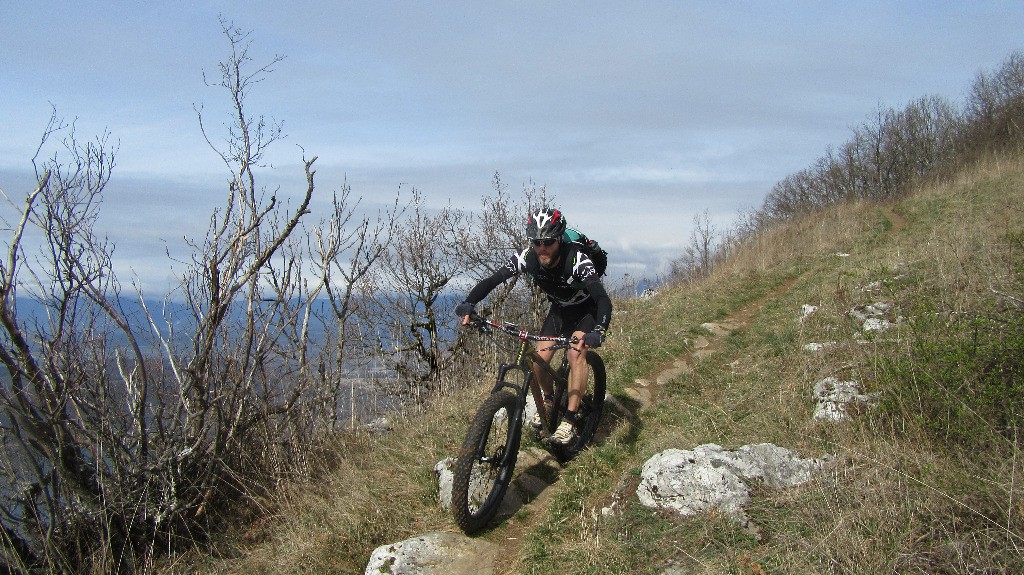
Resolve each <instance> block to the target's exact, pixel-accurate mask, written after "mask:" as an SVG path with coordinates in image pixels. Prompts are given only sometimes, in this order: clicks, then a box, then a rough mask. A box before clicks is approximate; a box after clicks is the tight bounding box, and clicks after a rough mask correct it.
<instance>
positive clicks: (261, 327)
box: [0, 25, 315, 572]
mask: <svg viewBox="0 0 1024 575" xmlns="http://www.w3.org/2000/svg"><path fill="white" fill-rule="evenodd" d="M224 32H225V34H226V36H227V38H228V40H229V42H230V45H231V56H230V58H229V59H228V60H227V61H226V62H224V63H223V64H222V65H221V68H220V72H221V77H220V80H219V81H218V82H217V83H216V85H217V86H219V87H221V88H223V89H225V90H226V91H227V94H228V95H229V97H230V100H231V102H232V105H233V107H234V116H233V120H232V123H231V124H230V126H229V127H228V136H227V138H226V139H225V140H224V142H225V143H224V144H223V145H222V147H218V146H216V145H214V144H213V142H212V140H211V139H209V138H208V141H210V142H211V146H213V147H214V149H215V150H217V151H218V153H219V154H220V157H221V158H222V160H223V161H224V163H225V165H226V166H227V167H228V168H229V169H230V171H231V174H232V177H231V180H230V182H229V185H228V194H227V198H226V201H225V204H224V206H223V207H222V208H220V209H218V210H216V211H215V212H214V213H213V214H212V216H211V218H210V222H209V228H208V231H207V234H206V237H205V239H204V240H202V241H193V242H191V244H190V245H191V246H192V247H193V249H194V253H193V255H192V257H191V259H190V260H189V261H188V264H187V266H186V270H185V272H184V274H183V275H182V283H181V287H180V291H179V292H178V293H180V294H181V295H183V296H184V299H185V303H184V306H185V309H186V310H187V313H188V317H189V319H190V321H187V322H180V321H179V322H173V321H169V320H170V319H171V318H165V317H163V316H161V314H160V313H157V312H155V311H154V310H151V309H150V306H149V304H148V303H147V302H146V300H145V299H143V298H142V294H141V292H140V293H138V294H137V300H136V303H135V304H134V305H132V306H131V307H130V298H126V297H123V296H122V293H121V288H120V285H119V283H118V281H117V279H116V277H115V275H114V273H113V267H112V264H111V258H112V255H113V251H114V247H113V246H112V245H111V244H109V243H108V242H107V241H106V239H105V238H101V237H99V236H98V235H97V234H96V233H95V232H94V224H95V222H96V216H97V213H98V209H99V205H100V200H101V197H102V194H103V191H104V188H105V187H106V185H107V182H108V181H109V178H110V174H111V170H112V169H113V167H114V149H113V147H112V146H111V145H110V143H109V142H108V139H107V137H106V136H104V137H101V138H98V139H97V140H96V141H95V142H89V143H85V144H83V143H81V142H80V141H78V140H77V139H76V138H75V135H74V130H73V128H70V127H68V126H66V125H64V124H62V123H61V122H59V121H58V120H57V119H56V117H54V118H53V119H52V120H51V123H50V124H49V126H48V127H47V129H46V130H45V132H44V135H43V138H42V143H41V145H40V148H39V151H38V152H37V154H36V159H35V160H33V164H34V165H35V166H36V176H37V185H36V187H35V189H34V190H33V191H31V192H30V193H28V194H27V195H26V198H25V200H24V201H23V202H21V203H18V202H16V201H14V200H12V199H10V198H7V200H8V202H7V203H8V206H9V211H8V214H7V215H5V216H4V221H5V222H6V224H7V225H6V228H7V230H8V231H9V233H10V235H9V238H8V241H7V244H6V246H5V247H6V253H7V257H6V259H5V260H4V261H3V262H2V263H0V362H2V364H3V366H4V368H5V370H6V376H7V377H5V378H4V379H3V380H2V382H0V427H2V429H3V435H2V444H0V446H2V460H0V493H2V494H3V497H0V525H2V526H3V531H2V536H0V552H2V555H0V561H2V562H3V563H4V564H5V566H6V567H7V568H8V570H11V571H28V570H34V569H43V570H48V571H60V572H82V571H97V572H108V571H110V572H114V571H123V572H134V571H137V570H139V569H145V568H147V565H149V563H148V561H150V560H151V558H152V556H153V555H154V553H155V551H156V549H170V548H174V547H176V546H178V545H180V544H182V543H187V542H190V541H193V540H195V539H196V538H197V537H201V535H202V533H203V532H204V530H205V528H206V525H207V523H206V522H207V521H208V519H207V518H208V517H210V516H211V511H212V510H214V509H217V507H218V503H220V502H223V501H228V500H232V499H233V498H235V497H237V495H238V494H240V493H244V492H249V491H252V490H259V489H262V488H263V487H264V486H265V485H269V484H270V482H271V481H272V479H273V476H272V469H271V468H272V466H273V465H274V463H275V462H276V461H279V460H281V459H287V453H282V450H286V449H288V446H289V445H291V446H295V445H298V444H300V442H290V443H289V442H287V441H285V442H282V441H281V439H282V432H283V431H284V430H286V429H288V425H287V421H288V415H289V413H290V412H291V411H292V410H293V408H294V407H295V406H296V405H297V404H298V402H299V400H300V399H301V398H302V397H303V392H304V390H305V389H306V386H305V385H304V380H303V379H302V378H301V377H297V376H299V375H301V370H300V369H299V367H298V363H297V362H296V361H294V358H295V357H296V356H297V353H298V350H297V345H298V342H297V341H296V340H295V339H294V338H293V337H291V334H292V333H294V331H293V330H294V326H296V325H297V323H296V322H297V320H298V318H301V317H303V314H302V312H303V309H302V307H301V305H296V303H295V302H302V301H304V300H303V298H302V296H303V295H304V294H305V292H304V291H303V290H304V287H303V282H302V274H301V273H300V270H301V267H302V266H301V265H296V264H297V260H296V259H295V257H294V256H295V254H296V252H294V251H290V250H292V247H293V244H291V243H289V238H291V236H292V234H293V233H294V232H295V231H296V230H297V229H298V228H299V222H300V220H301V219H302V218H303V217H304V216H305V215H306V214H307V213H308V212H309V210H308V207H309V204H310V200H311V198H312V195H313V191H314V179H313V178H314V171H313V169H312V166H313V163H314V161H315V158H314V159H310V160H307V161H305V162H304V169H305V176H306V181H305V183H304V184H303V185H302V186H301V187H300V189H299V191H298V193H297V194H296V195H295V198H296V199H295V201H294V205H289V204H291V202H290V201H279V200H278V196H282V197H284V195H285V194H284V193H283V191H282V190H275V191H274V192H273V193H269V192H267V191H265V190H263V189H262V188H261V187H259V186H258V185H257V175H256V172H257V169H258V168H259V167H260V166H261V165H262V162H263V158H264V153H265V151H266V149H267V147H268V146H269V145H270V144H271V143H273V142H274V141H275V140H277V139H278V138H279V137H280V136H281V130H280V125H279V124H274V123H272V122H267V121H265V120H264V118H262V117H252V116H249V115H248V114H247V112H246V108H245V102H246V96H247V95H248V93H249V90H250V89H251V88H252V87H253V86H254V85H255V84H256V83H258V82H259V81H260V80H261V79H263V78H264V77H265V75H266V74H267V73H269V72H270V71H271V66H272V64H271V65H267V66H262V67H257V68H256V71H255V72H249V70H250V68H251V65H252V64H251V60H250V57H249V54H248V43H247V38H246V35H245V34H244V33H243V32H241V31H239V30H237V29H234V28H231V27H230V26H226V25H225V26H224ZM279 61H280V58H275V59H274V60H273V61H272V63H276V62H279ZM200 124H201V126H202V127H203V130H204V133H205V134H207V135H209V132H208V131H207V130H206V124H205V123H204V119H203V117H202V114H201V113H200ZM61 134H63V135H64V137H63V139H62V140H61V142H60V143H61V145H60V146H59V147H58V150H57V151H55V152H53V155H51V156H49V157H48V158H47V159H45V160H43V159H42V158H43V157H44V156H43V155H42V151H43V150H44V149H47V148H46V146H48V145H50V144H52V143H53V139H54V138H56V137H58V136H59V135H61ZM36 246H38V248H37V247H36ZM275 258H279V259H278V260H277V261H275ZM305 301H308V300H305ZM29 303H31V304H33V306H34V308H35V309H33V311H32V313H29V314H20V313H19V311H20V310H19V307H20V306H26V305H28V304H29ZM179 307H180V306H179ZM166 309H168V310H169V309H171V307H167V308H166ZM140 310H141V311H142V313H140Z"/></svg>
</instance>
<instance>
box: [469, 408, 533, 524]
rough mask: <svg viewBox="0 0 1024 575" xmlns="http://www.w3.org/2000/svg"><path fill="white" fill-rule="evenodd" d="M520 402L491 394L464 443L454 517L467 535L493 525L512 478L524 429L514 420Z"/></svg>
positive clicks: (474, 420)
mask: <svg viewBox="0 0 1024 575" xmlns="http://www.w3.org/2000/svg"><path fill="white" fill-rule="evenodd" d="M517 404H518V400H517V399H516V396H515V395H513V394H511V393H509V392H507V391H498V392H495V393H492V394H491V395H490V396H489V397H488V398H487V400H486V401H484V404H483V405H482V406H480V409H479V410H478V411H477V413H476V416H475V417H474V418H473V422H472V423H471V424H470V426H469V431H467V432H466V439H465V441H463V442H462V448H461V449H460V450H459V457H458V459H457V460H456V461H455V468H454V470H453V475H454V477H453V478H452V515H454V516H455V522H456V523H457V524H458V525H459V527H460V528H461V529H462V530H463V531H464V532H465V533H466V534H467V535H469V534H472V533H476V532H477V531H479V530H481V529H483V528H484V527H486V526H487V524H488V523H490V521H491V519H493V518H494V516H495V514H496V513H497V512H498V508H499V507H500V505H501V500H502V499H503V498H504V496H505V491H506V489H508V484H509V481H511V479H512V471H513V470H514V469H515V466H516V459H517V458H518V456H519V431H520V429H521V427H520V426H519V425H517V424H516V422H514V421H513V420H512V418H513V417H515V414H516V406H517Z"/></svg>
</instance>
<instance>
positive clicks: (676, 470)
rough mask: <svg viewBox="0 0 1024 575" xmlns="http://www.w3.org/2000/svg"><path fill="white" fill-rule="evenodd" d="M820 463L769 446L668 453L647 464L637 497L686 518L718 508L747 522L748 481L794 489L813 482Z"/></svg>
mask: <svg viewBox="0 0 1024 575" xmlns="http://www.w3.org/2000/svg"><path fill="white" fill-rule="evenodd" d="M822 465H823V460H818V459H801V458H800V457H798V456H797V455H796V454H795V453H793V452H792V451H790V450H788V449H785V448H782V447H779V446H777V445H773V444H771V443H761V444H756V445H745V446H743V447H741V448H739V449H737V450H735V451H728V450H725V449H723V448H722V447H721V446H719V445H715V444H713V443H709V444H705V445H700V446H698V447H696V448H694V449H693V450H680V449H667V450H665V451H662V452H661V453H658V454H656V455H654V456H653V457H651V458H650V459H648V460H647V462H646V463H644V466H643V469H642V471H641V480H640V485H639V487H638V488H637V497H638V498H639V499H640V502H641V503H642V504H644V505H647V506H648V507H656V508H660V509H674V510H676V511H677V512H679V513H680V514H682V515H695V514H698V513H703V512H706V511H710V510H715V511H718V512H721V513H725V514H728V515H730V516H732V517H734V518H736V519H737V520H739V521H740V522H741V523H746V522H747V518H746V514H745V512H744V510H743V508H744V506H745V505H746V504H747V503H748V502H749V500H750V491H749V488H748V486H747V484H746V483H745V482H746V481H752V480H756V481H760V482H762V483H763V484H765V485H767V486H769V487H774V488H782V487H791V486H795V485H800V484H801V483H805V482H807V481H809V480H810V479H811V478H812V477H813V474H814V473H815V472H816V471H818V470H820V469H821V467H822Z"/></svg>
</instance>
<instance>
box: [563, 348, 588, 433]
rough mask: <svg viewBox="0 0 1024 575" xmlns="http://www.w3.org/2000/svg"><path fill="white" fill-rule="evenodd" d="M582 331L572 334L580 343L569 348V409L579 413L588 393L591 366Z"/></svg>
mask: <svg viewBox="0 0 1024 575" xmlns="http://www.w3.org/2000/svg"><path fill="white" fill-rule="evenodd" d="M584 335H585V334H584V333H583V332H582V331H577V332H575V333H573V334H572V336H573V337H575V338H578V339H579V340H580V342H579V343H578V344H576V346H574V347H570V348H569V404H568V406H567V407H568V409H569V411H572V412H574V413H575V412H577V411H579V408H580V400H582V399H583V396H584V394H586V393H587V378H588V377H589V375H590V365H589V364H588V363H587V351H586V350H587V348H586V346H584V345H583V336H584Z"/></svg>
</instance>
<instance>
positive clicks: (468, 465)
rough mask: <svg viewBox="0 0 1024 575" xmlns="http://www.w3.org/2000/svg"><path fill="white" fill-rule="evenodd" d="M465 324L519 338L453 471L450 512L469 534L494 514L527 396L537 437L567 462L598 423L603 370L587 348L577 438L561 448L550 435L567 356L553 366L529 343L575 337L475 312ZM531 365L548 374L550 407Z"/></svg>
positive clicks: (560, 346)
mask: <svg viewBox="0 0 1024 575" xmlns="http://www.w3.org/2000/svg"><path fill="white" fill-rule="evenodd" d="M468 325H469V327H475V328H477V329H478V330H479V331H480V332H481V333H490V332H492V331H493V330H498V331H499V332H501V333H505V334H508V335H510V336H512V337H515V338H518V340H519V347H518V353H517V355H516V359H515V361H514V362H513V363H506V364H501V365H500V366H499V368H498V377H497V381H496V383H495V384H494V387H493V388H492V389H491V393H490V395H488V397H487V399H486V400H484V403H483V405H481V406H480V409H479V410H477V412H476V415H475V416H474V417H473V421H472V423H471V424H470V426H469V430H468V431H467V432H466V439H465V441H463V442H462V447H461V449H460V450H459V457H458V459H457V460H456V462H455V465H454V469H453V474H454V477H453V480H452V514H453V515H454V516H455V522H456V523H458V525H459V527H460V528H462V530H463V531H464V532H465V533H466V534H472V533H475V532H477V531H479V530H481V529H483V528H484V527H486V526H487V524H488V523H490V521H491V519H493V518H494V515H495V514H496V513H497V512H498V508H499V506H500V505H501V500H502V498H503V497H504V496H505V491H506V490H507V489H508V485H509V482H510V481H511V479H512V472H513V470H514V469H515V466H516V459H517V458H518V457H519V442H520V439H521V438H522V431H523V424H524V420H525V416H526V406H527V401H528V400H527V394H528V393H529V394H530V395H532V396H533V400H534V403H535V405H536V406H537V412H538V413H539V414H540V418H541V428H540V430H538V440H540V442H541V443H542V445H544V446H545V447H546V448H547V449H548V450H549V451H551V452H552V453H553V454H554V455H555V456H556V457H558V459H559V460H561V461H563V462H564V461H568V460H569V459H572V457H574V456H575V455H576V454H577V453H579V452H580V451H582V450H583V449H584V448H585V447H586V446H587V445H588V444H589V443H590V441H591V440H592V439H593V437H594V434H595V432H596V431H597V426H598V424H599V423H600V421H601V411H602V409H603V407H604V397H605V368H604V361H603V360H602V359H601V356H599V355H598V354H597V353H595V352H594V351H592V350H587V364H589V366H590V373H591V377H590V379H589V381H588V384H587V393H585V394H584V396H583V398H582V399H581V401H580V406H579V409H578V411H577V414H578V415H577V422H578V423H577V436H576V438H575V440H573V441H571V442H570V443H569V444H567V445H564V446H562V445H560V444H557V443H554V442H552V441H551V440H550V439H551V434H552V433H553V432H554V430H555V428H556V427H557V426H558V422H559V421H561V419H562V415H563V414H564V412H565V410H566V409H567V406H568V399H569V393H568V389H569V387H568V386H569V381H568V376H569V359H568V357H567V354H566V353H565V352H564V351H563V352H562V353H561V358H562V361H561V365H560V366H559V367H558V368H557V369H555V368H553V367H551V365H550V364H549V363H548V362H546V361H544V359H543V358H542V357H540V355H539V354H538V353H537V348H536V346H535V345H534V343H535V342H552V343H554V345H553V346H552V347H551V348H550V349H555V350H567V349H568V348H569V346H571V345H573V344H576V343H578V340H577V339H576V338H567V337H554V336H543V335H536V334H533V333H530V332H528V331H526V330H524V329H521V328H520V327H519V326H518V325H516V324H514V323H509V322H498V321H493V320H490V319H486V318H483V317H480V316H478V315H475V314H474V315H472V316H471V317H470V323H469V324H468ZM533 365H539V366H540V367H541V368H542V369H543V370H544V371H545V372H547V373H548V374H549V375H550V376H551V378H552V382H553V390H554V394H553V396H552V400H553V401H552V404H551V407H550V411H549V409H547V408H546V407H545V403H544V401H543V398H542V395H541V392H540V386H539V385H538V384H536V382H534V381H533V369H532V366H533ZM514 372H518V374H519V375H520V376H521V379H522V383H515V382H513V381H509V375H510V374H513V375H514Z"/></svg>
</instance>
